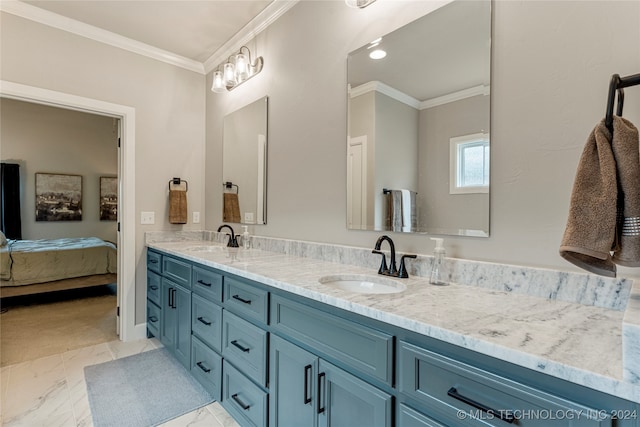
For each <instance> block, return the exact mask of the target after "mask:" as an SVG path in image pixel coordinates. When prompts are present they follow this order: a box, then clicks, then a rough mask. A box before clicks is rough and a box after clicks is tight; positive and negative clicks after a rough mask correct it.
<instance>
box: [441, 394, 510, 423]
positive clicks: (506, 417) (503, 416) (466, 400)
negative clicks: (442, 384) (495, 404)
mask: <svg viewBox="0 0 640 427" xmlns="http://www.w3.org/2000/svg"><path fill="white" fill-rule="evenodd" d="M447 395H449V396H451V397H453V398H454V399H457V400H459V401H460V402H463V403H466V404H467V405H470V406H473V407H474V408H476V409H480V410H481V411H483V412H486V413H487V414H490V415H493V416H494V417H498V418H500V419H501V420H502V421H504V422H507V423H509V424H511V423H513V421H515V418H514V417H513V416H511V415H508V414H505V412H507V411H502V410H499V411H496V410H495V409H491V408H490V407H488V406H486V405H483V404H482V403H480V402H476V401H475V400H473V399H469V398H468V397H466V396H463V395H461V394H460V393H458V390H456V388H455V387H451V388H450V389H449V391H447ZM508 412H509V413H512V412H511V411H508Z"/></svg>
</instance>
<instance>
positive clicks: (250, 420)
mask: <svg viewBox="0 0 640 427" xmlns="http://www.w3.org/2000/svg"><path fill="white" fill-rule="evenodd" d="M222 376H223V380H222V406H223V407H224V408H225V409H226V410H227V411H228V412H229V413H231V414H232V415H233V416H234V418H236V419H237V420H238V423H239V424H240V425H243V426H251V427H263V426H266V425H267V408H268V400H267V396H268V395H267V393H266V392H264V391H263V390H262V389H261V388H260V387H258V386H257V385H255V384H254V383H252V382H251V381H250V380H249V379H247V378H246V377H245V376H244V375H242V373H241V372H240V371H238V370H237V369H235V368H234V367H233V366H231V364H229V363H228V361H227V360H226V359H224V360H223V362H222ZM241 420H243V421H241Z"/></svg>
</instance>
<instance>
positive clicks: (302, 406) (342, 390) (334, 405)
mask: <svg viewBox="0 0 640 427" xmlns="http://www.w3.org/2000/svg"><path fill="white" fill-rule="evenodd" d="M270 344H271V346H270V364H269V365H270V382H271V384H270V396H269V397H270V408H269V425H270V426H278V427H298V426H308V427H328V426H332V427H341V426H343V427H353V426H367V427H390V426H391V425H392V414H393V410H392V403H393V399H392V397H391V395H389V394H387V393H385V392H383V391H381V390H379V389H377V388H376V387H374V386H372V385H370V384H368V383H367V382H365V381H363V380H362V379H360V378H358V377H356V376H354V375H352V374H350V373H348V372H347V371H345V370H343V369H340V368H338V367H336V366H334V365H333V364H331V363H329V362H327V361H326V360H324V359H321V358H320V357H318V356H316V355H314V354H313V353H311V352H309V351H306V350H304V349H302V348H300V347H298V346H296V345H294V344H292V343H290V342H288V341H286V340H284V339H282V338H280V337H278V336H276V335H273V334H272V335H271V342H270Z"/></svg>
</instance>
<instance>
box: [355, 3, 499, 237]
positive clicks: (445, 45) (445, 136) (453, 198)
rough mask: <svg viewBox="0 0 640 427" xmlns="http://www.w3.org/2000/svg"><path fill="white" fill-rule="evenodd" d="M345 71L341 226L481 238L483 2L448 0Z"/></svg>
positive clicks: (486, 115)
mask: <svg viewBox="0 0 640 427" xmlns="http://www.w3.org/2000/svg"><path fill="white" fill-rule="evenodd" d="M383 52H384V53H383ZM374 58H380V59H374ZM347 67H348V92H349V94H348V95H349V96H348V131H347V133H348V135H347V141H348V143H347V224H348V228H350V229H358V230H375V231H399V232H424V233H429V234H451V235H463V236H488V235H489V145H490V144H489V141H490V135H489V123H490V96H489V92H490V78H491V1H490V0H480V1H464V0H456V1H453V2H450V3H448V4H446V5H445V6H442V7H441V8H439V9H437V10H435V11H433V12H431V13H429V14H427V15H425V16H423V17H421V18H419V19H417V20H416V21H413V22H412V23H409V24H407V25H405V26H404V27H402V28H400V29H398V30H396V31H394V32H392V33H390V34H387V35H385V36H383V37H381V38H380V39H378V40H374V41H373V42H371V43H369V44H367V45H365V46H363V47H361V48H360V49H357V50H356V51H354V52H351V53H350V54H349V56H348V58H347Z"/></svg>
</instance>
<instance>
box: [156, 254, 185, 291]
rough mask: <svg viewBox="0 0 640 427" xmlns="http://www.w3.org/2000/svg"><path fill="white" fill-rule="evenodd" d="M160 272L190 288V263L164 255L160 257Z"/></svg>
mask: <svg viewBox="0 0 640 427" xmlns="http://www.w3.org/2000/svg"><path fill="white" fill-rule="evenodd" d="M162 274H163V275H164V276H165V277H167V278H169V279H171V280H173V281H174V282H176V283H177V284H178V285H181V286H183V287H185V288H187V289H191V264H189V263H188V262H186V261H181V260H179V259H176V258H172V257H169V256H167V255H164V256H163V257H162Z"/></svg>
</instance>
